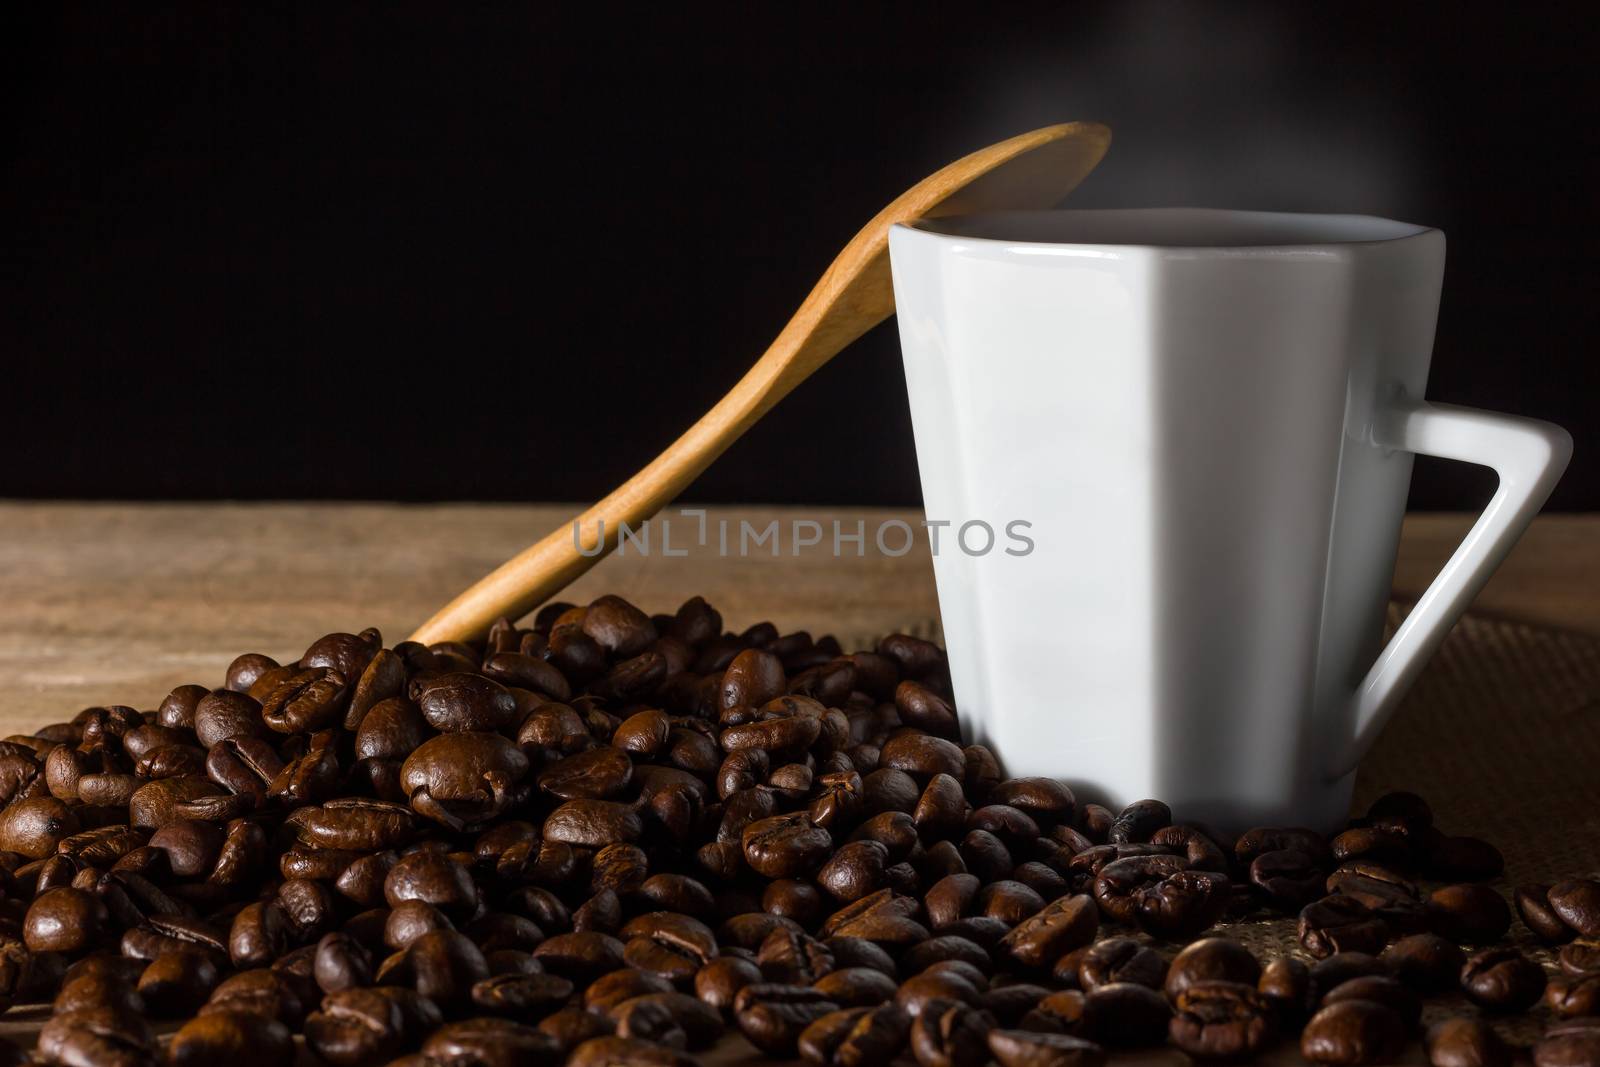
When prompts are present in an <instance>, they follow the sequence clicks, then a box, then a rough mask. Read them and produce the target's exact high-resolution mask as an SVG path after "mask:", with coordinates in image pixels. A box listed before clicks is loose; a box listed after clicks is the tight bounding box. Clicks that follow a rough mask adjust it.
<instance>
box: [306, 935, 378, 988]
mask: <svg viewBox="0 0 1600 1067" xmlns="http://www.w3.org/2000/svg"><path fill="white" fill-rule="evenodd" d="M372 973H373V967H372V953H371V952H369V951H367V949H366V948H365V947H364V946H363V945H362V944H361V943H360V942H358V941H357V940H356V939H355V938H353V937H351V936H350V935H349V934H346V933H331V934H327V935H326V936H324V937H323V938H322V940H321V941H318V942H317V949H316V957H315V961H314V963H313V965H312V975H313V977H315V978H316V981H317V986H318V988H320V989H321V990H322V991H323V992H324V993H340V992H343V991H344V990H346V989H354V988H356V987H358V986H366V985H371V984H372Z"/></svg>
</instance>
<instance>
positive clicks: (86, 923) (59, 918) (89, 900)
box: [22, 886, 111, 956]
mask: <svg viewBox="0 0 1600 1067" xmlns="http://www.w3.org/2000/svg"><path fill="white" fill-rule="evenodd" d="M110 920H111V917H110V915H109V913H108V912H107V910H106V906H105V904H104V902H102V900H101V899H100V897H98V896H97V895H95V894H93V893H90V892H87V891H85V890H83V889H75V888H72V887H71V886H61V887H59V888H56V889H49V890H46V891H45V892H43V893H41V894H39V895H38V896H37V897H35V898H34V900H33V903H32V904H30V905H28V912H27V916H26V917H25V918H24V919H23V924H22V937H23V940H24V941H25V942H26V943H27V946H28V949H29V951H31V952H59V953H62V954H63V955H67V956H74V955H78V954H80V953H83V952H87V951H88V950H89V949H91V948H94V947H95V946H97V945H98V944H99V943H100V941H101V939H102V938H103V937H104V936H105V933H106V928H107V926H108V925H109V924H110Z"/></svg>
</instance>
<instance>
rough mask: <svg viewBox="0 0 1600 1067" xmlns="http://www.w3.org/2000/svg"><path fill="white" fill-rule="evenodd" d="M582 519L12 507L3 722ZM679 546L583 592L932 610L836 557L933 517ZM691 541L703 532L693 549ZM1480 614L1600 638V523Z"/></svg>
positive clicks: (436, 583) (741, 514) (1442, 549)
mask: <svg viewBox="0 0 1600 1067" xmlns="http://www.w3.org/2000/svg"><path fill="white" fill-rule="evenodd" d="M572 514H573V509H572V508H571V507H569V506H562V505H527V506H523V505H505V506H500V505H461V504H451V505H429V506H403V505H382V504H224V505H214V504H155V505H127V504H33V503H3V504H0V604H3V605H4V611H3V612H0V731H3V732H12V731H15V730H17V729H20V728H24V727H27V726H32V725H38V724H40V723H42V722H49V721H55V720H58V719H60V718H63V717H65V716H69V715H71V714H74V713H76V712H77V711H79V710H80V709H82V708H84V707H86V706H89V705H92V704H100V703H113V702H114V703H125V704H133V705H136V706H139V707H152V706H154V705H155V704H156V703H157V702H158V701H159V700H160V699H161V697H162V696H163V695H165V694H166V693H167V692H168V691H169V690H170V689H171V688H172V687H173V686H174V685H178V684H181V683H184V682H209V683H211V684H216V683H217V682H218V681H219V680H220V678H221V675H222V671H223V669H224V667H225V666H226V665H227V663H228V661H229V660H230V659H232V658H233V656H235V655H236V654H238V653H239V652H243V651H247V650H249V651H259V652H265V653H268V654H269V655H272V656H275V657H278V658H280V659H282V658H293V657H294V656H297V655H298V654H299V653H300V651H301V650H302V649H304V648H305V646H306V645H307V644H308V643H310V642H311V640H313V639H314V638H316V637H317V636H319V635H320V634H323V633H326V632H328V631H330V630H349V631H352V632H353V631H356V630H359V629H361V628H362V627H365V626H378V627H379V628H381V629H382V630H383V633H384V636H385V639H386V640H388V641H390V642H391V643H392V642H394V641H397V640H400V639H401V638H402V637H404V636H405V635H406V634H407V633H408V632H409V631H410V629H411V628H412V627H413V626H415V625H417V624H418V623H420V622H421V621H422V620H423V619H425V618H427V616H428V615H429V614H430V613H431V612H432V611H433V609H435V608H436V607H438V606H439V605H440V604H442V603H444V601H446V600H447V599H449V597H450V596H452V595H453V594H454V593H456V592H458V591H459V590H461V589H462V588H464V587H465V586H466V585H468V584H470V583H471V582H472V581H474V580H475V579H477V578H478V577H480V576H481V575H482V574H484V573H485V572H487V571H488V570H490V569H492V568H493V567H494V566H495V565H496V564H498V563H500V562H501V561H502V560H504V559H505V558H506V557H507V556H509V555H511V554H512V553H513V552H515V551H516V550H518V549H520V548H522V547H523V546H524V545H527V544H529V543H531V542H532V541H534V540H535V539H537V538H538V537H539V536H540V535H542V534H543V533H545V532H546V531H547V530H549V529H551V528H552V527H554V526H555V525H557V524H559V523H561V522H563V521H564V520H565V519H566V518H567V517H569V516H570V515H572ZM668 518H669V519H670V520H671V521H672V536H673V546H672V547H673V550H674V551H678V550H680V549H681V548H685V547H686V550H687V553H688V554H687V555H685V556H681V557H680V556H672V557H666V556H663V555H661V552H660V549H661V545H660V541H659V538H658V539H657V541H656V542H655V543H654V545H653V547H654V548H655V549H656V551H655V553H654V554H652V555H650V556H649V557H641V556H639V555H636V554H630V555H627V556H612V557H611V558H610V559H607V560H605V561H604V562H602V563H601V564H600V565H599V566H598V567H597V568H596V569H595V570H594V571H592V572H590V573H589V574H588V575H587V576H585V577H584V578H583V579H581V580H580V581H579V582H578V583H577V584H576V585H575V586H574V587H573V589H572V591H571V597H572V598H573V599H579V600H586V599H590V598H592V597H594V596H596V595H598V594H599V593H601V592H616V593H620V594H621V595H623V596H626V597H628V598H629V599H631V600H633V601H634V602H636V603H637V604H639V605H640V606H641V607H643V608H645V609H646V610H647V611H671V610H672V609H673V608H674V607H676V606H677V604H678V603H679V602H681V601H682V600H683V599H684V598H686V597H688V596H691V595H693V594H696V593H699V594H702V595H704V596H706V597H707V598H708V599H710V600H711V601H712V602H713V603H715V604H716V605H717V606H718V607H719V608H720V609H721V611H722V613H723V616H724V618H725V619H726V620H727V622H728V624H729V625H730V626H734V627H739V628H743V627H744V626H747V625H749V624H751V623H753V622H756V621H758V620H760V619H764V618H770V619H771V620H772V621H773V622H775V623H776V624H777V625H778V626H779V627H780V628H781V629H784V630H790V629H806V630H810V631H812V632H813V633H822V632H833V633H835V634H837V635H838V636H839V637H840V638H841V639H842V640H845V642H846V643H847V644H849V643H850V642H851V641H865V640H867V639H869V638H870V637H872V636H873V635H876V634H881V633H884V632H888V631H891V630H895V629H900V628H905V627H908V626H913V625H916V624H919V623H926V622H927V621H928V620H931V619H933V618H934V617H936V614H937V603H936V599H935V596H934V588H933V575H932V571H931V568H930V561H929V558H928V552H927V549H926V545H925V543H924V542H922V541H920V540H919V541H918V543H917V544H916V545H915V547H914V548H913V549H912V551H910V552H908V553H907V554H905V555H904V556H900V557H892V556H887V555H883V554H881V553H879V552H878V551H877V549H876V547H875V546H874V545H873V543H872V538H871V536H870V534H869V536H868V538H867V545H866V550H865V553H864V554H863V555H860V556H857V555H855V554H854V549H853V547H852V546H851V545H850V544H849V543H848V542H846V543H845V544H844V547H845V549H846V552H845V554H843V555H841V556H838V557H835V556H834V555H833V552H832V545H831V543H827V542H829V541H830V540H831V523H832V522H833V521H834V520H838V521H839V522H840V523H841V524H842V530H843V532H844V533H845V534H846V535H848V534H850V533H853V532H854V531H855V529H856V523H858V522H863V523H866V528H867V530H869V531H870V530H872V529H874V528H875V524H876V523H878V522H881V521H886V520H889V519H896V518H898V519H901V520H903V521H907V522H909V523H911V524H912V525H913V526H915V525H916V523H917V522H918V521H919V520H920V518H921V516H920V514H919V513H916V512H911V511H892V510H883V509H876V510H872V509H848V510H838V511H829V512H825V513H824V512H820V511H815V510H810V511H807V510H795V509H741V510H731V509H711V511H710V512H709V515H708V523H709V531H710V536H709V537H708V538H707V540H708V542H709V544H708V545H707V546H704V547H701V546H699V545H696V544H693V543H692V541H693V536H692V535H693V534H694V532H695V531H696V529H697V526H698V520H697V519H696V518H695V517H693V516H682V515H677V514H669V515H668ZM808 519H810V520H815V521H819V522H821V523H822V524H823V529H824V531H825V533H824V542H825V543H824V544H822V545H819V546H815V547H811V548H804V549H801V550H800V551H799V553H798V555H796V554H791V550H790V545H789V540H790V539H789V538H787V537H786V538H785V542H784V545H783V554H782V555H780V556H777V557H773V556H771V555H768V554H765V553H762V554H755V555H750V556H747V557H743V558H740V557H738V556H737V555H735V554H730V555H729V556H727V557H722V556H720V555H719V553H718V548H717V538H716V533H715V531H716V529H717V524H718V522H719V521H722V520H726V521H727V522H728V523H729V524H730V529H732V530H737V529H738V523H739V522H740V521H741V520H743V521H748V522H751V523H753V524H755V526H756V527H757V528H760V527H764V526H765V525H766V524H767V523H769V522H771V521H773V520H777V521H779V522H780V523H781V524H782V527H781V528H782V529H783V530H785V531H787V530H789V529H791V528H792V527H791V525H790V524H791V523H793V522H796V521H801V522H803V521H805V520H808ZM1470 522H1471V519H1470V517H1468V516H1463V515H1454V514H1427V515H1413V516H1411V517H1410V518H1408V519H1407V521H1406V526H1405V534H1404V537H1403V539H1402V542H1401V551H1400V560H1399V564H1398V566H1397V567H1396V577H1395V589H1396V592H1397V594H1398V595H1401V596H1415V595H1417V594H1418V593H1420V592H1421V591H1422V589H1423V588H1425V587H1426V585H1427V582H1428V580H1429V579H1430V578H1431V576H1432V575H1433V574H1434V572H1435V571H1437V570H1438V568H1439V565H1440V564H1441V563H1442V562H1443V561H1444V559H1445V558H1446V557H1447V556H1448V555H1449V553H1450V551H1451V549H1452V548H1453V547H1454V545H1455V544H1456V542H1457V541H1458V540H1459V539H1460V536H1461V534H1462V533H1463V532H1464V531H1465V530H1466V528H1467V526H1468V525H1470ZM685 542H690V543H688V544H687V545H685ZM1474 610H1477V611H1483V612H1488V613H1491V614H1495V615H1499V616H1503V617H1510V618H1516V619H1521V620H1525V621H1535V622H1543V623H1549V624H1552V625H1557V626H1564V627H1569V628H1574V629H1581V630H1586V631H1588V632H1591V633H1597V634H1600V516H1593V515H1583V516H1547V517H1544V518H1540V519H1539V520H1537V521H1536V522H1535V524H1534V526H1533V529H1532V530H1531V531H1530V532H1529V534H1528V535H1527V537H1526V538H1524V539H1523V542H1522V544H1521V545H1519V546H1518V548H1517V550H1516V552H1515V553H1514V554H1513V555H1512V557H1511V559H1510V560H1509V561H1507V563H1506V564H1505V566H1504V567H1503V568H1502V569H1501V571H1500V573H1499V574H1498V575H1496V577H1495V578H1494V580H1493V581H1492V582H1491V583H1490V584H1489V587H1488V588H1487V589H1486V590H1485V591H1484V593H1483V595H1482V596H1481V597H1479V599H1478V602H1477V604H1476V605H1475V607H1474Z"/></svg>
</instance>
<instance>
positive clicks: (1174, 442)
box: [889, 209, 1571, 830]
mask: <svg viewBox="0 0 1600 1067" xmlns="http://www.w3.org/2000/svg"><path fill="white" fill-rule="evenodd" d="M889 247H890V252H891V256H892V261H893V270H894V290H895V302H896V305H897V308H898V314H899V323H900V343H901V348H902V351H903V354H904V359H905V370H906V381H907V385H908V388H909V391H910V396H911V415H912V421H913V423H914V426H915V431H916V445H917V461H918V465H919V466H920V468H921V475H922V490H923V499H924V506H925V508H926V511H927V514H928V517H929V519H930V520H931V521H935V522H949V523H951V524H952V529H950V530H945V531H944V532H945V534H946V536H945V537H944V538H943V539H942V541H941V544H940V546H939V550H938V551H937V553H936V556H935V560H934V571H935V576H936V578H937V581H938V589H939V607H940V612H941V615H942V616H943V623H944V631H945V637H946V641H947V644H948V646H949V650H950V668H951V674H952V677H953V681H954V683H955V692H956V703H957V707H958V708H959V710H960V712H961V715H962V718H963V720H964V722H965V727H966V729H967V730H968V731H969V732H970V734H971V737H972V740H975V741H979V742H982V743H984V744H987V745H989V746H990V747H991V748H993V749H994V751H995V752H996V754H997V755H998V756H999V758H1000V760H1001V763H1002V764H1003V765H1004V767H1005V770H1006V772H1007V773H1008V774H1011V775H1050V776H1054V777H1057V778H1061V779H1063V780H1065V781H1067V782H1068V783H1069V784H1070V785H1072V786H1073V787H1074V788H1075V789H1077V790H1079V791H1080V792H1081V793H1082V794H1083V795H1084V796H1086V797H1087V798H1088V799H1093V800H1098V801H1100V802H1103V803H1106V804H1109V805H1110V806H1112V807H1113V808H1115V807H1117V806H1119V805H1122V804H1124V803H1127V802H1129V801H1132V800H1136V799H1140V798H1143V797H1155V798H1158V799H1161V800H1165V801H1167V802H1168V803H1169V804H1171V805H1172V807H1173V809H1174V811H1175V812H1176V814H1177V815H1178V817H1179V818H1182V819H1188V820H1196V821H1203V822H1207V823H1210V824H1212V825H1215V826H1217V827H1219V828H1222V829H1231V830H1238V829H1241V828H1244V827H1246V826H1253V825H1307V826H1313V827H1317V828H1322V829H1326V828H1329V827H1333V826H1336V825H1338V824H1339V823H1341V822H1342V821H1343V820H1344V819H1345V818H1346V817H1347V815H1348V813H1349V805H1350V794H1351V789H1352V786H1353V784H1354V778H1355V774H1354V770H1355V767H1356V764H1357V761H1358V760H1359V759H1360V758H1361V756H1362V754H1363V753H1364V752H1365V751H1366V750H1367V748H1368V746H1369V745H1371V743H1372V741H1373V739H1374V738H1375V737H1376V736H1377V734H1378V732H1379V731H1380V730H1381V729H1382V727H1383V725H1384V722H1385V721H1386V720H1387V719H1388V717H1389V716H1390V715H1391V714H1392V713H1393V711H1394V709H1395V705H1396V703H1397V702H1398V700H1399V699H1400V697H1401V696H1402V695H1403V694H1404V692H1405V691H1406V689H1407V687H1408V686H1410V684H1411V683H1412V682H1413V681H1414V680H1415V679H1416V677H1417V674H1418V673H1419V672H1420V671H1421V669H1422V667H1423V666H1424V664H1425V663H1426V661H1427V659H1428V657H1429V656H1430V655H1431V654H1432V653H1433V651H1434V650H1435V649H1436V648H1437V647H1438V645H1439V643H1440V641H1442V640H1443V639H1444V636H1445V634H1446V633H1447V632H1448V630H1449V629H1450V627H1451V625H1452V624H1453V623H1454V622H1455V620H1456V619H1457V617H1459V616H1460V614H1461V612H1462V611H1463V609H1465V607H1466V606H1467V604H1468V603H1469V602H1470V601H1471V600H1472V598H1473V596H1474V595H1476V594H1477V592H1478V591H1479V590H1480V589H1481V588H1482V586H1483V584H1484V582H1485V581H1486V580H1487V579H1488V577H1489V575H1490V573H1491V572H1492V571H1493V570H1494V568H1495V567H1496V566H1497V565H1498V564H1499V563H1500V561H1501V560H1502V559H1504V558H1505V555H1506V553H1507V552H1508V551H1509V549H1510V548H1511V546H1512V544H1513V543H1514V542H1515V541H1516V539H1517V538H1518V536H1520V535H1521V533H1522V531H1523V530H1524V529H1525V528H1526V527H1527V525H1528V523H1529V521H1530V520H1531V519H1532V518H1533V515H1534V513H1535V512H1537V511H1538V509H1539V507H1540V506H1541V505H1542V504H1543V503H1544V501H1545V499H1546V497H1548V496H1549V494H1550V490H1551V489H1552V488H1553V487H1554V485H1555V483H1556V481H1557V479H1559V477H1560V476H1561V472H1562V471H1563V470H1564V469H1565V467H1566V463H1567V458H1568V456H1569V454H1570V452H1571V439H1570V438H1569V437H1568V435H1567V433H1566V432H1565V431H1563V430H1562V429H1560V428H1559V427H1557V426H1553V425H1551V424H1549V423H1546V422H1536V421H1533V420H1530V419H1524V418H1517V417H1513V416H1510V415H1500V414H1493V413H1489V412H1484V411H1476V410H1471V409H1467V408H1460V407H1449V406H1445V405H1434V404H1429V403H1426V402H1424V401H1423V400H1422V399H1421V398H1422V396H1423V393H1424V388H1425V386H1426V384H1427V376H1428V362H1429V357H1430V354H1431V350H1432V347H1433V334H1434V321H1435V318H1436V316H1437V312H1438V305H1439V288H1440V281H1441V278H1442V275H1443V271H1444V247H1445V242H1444V235H1443V234H1442V233H1440V232H1439V231H1438V230H1433V229H1429V228H1427V227H1423V226H1412V225H1407V224H1405V223H1399V222H1390V221H1386V220H1383V219H1376V218H1367V217H1361V216H1349V215H1291V214H1264V213H1256V212H1241V211H1211V210H1192V209H1162V210H1148V211H1044V212H1017V213H1001V214H993V215H976V216H968V217H956V218H943V219H935V220H929V221H924V222H920V223H917V224H915V225H912V226H896V227H895V228H894V230H893V232H892V233H891V235H890V240H889ZM1415 454H1421V455H1430V456H1442V457H1445V458H1447V459H1456V460H1462V461H1465V462H1468V463H1479V464H1483V465H1485V466H1488V467H1492V468H1493V469H1494V470H1495V471H1496V472H1497V473H1498V474H1499V478H1500V484H1499V488H1498V490H1497V491H1496V492H1495V494H1494V498H1493V499H1492V500H1491V501H1490V503H1489V505H1488V507H1487V508H1486V509H1485V510H1484V512H1483V514H1482V515H1481V516H1480V517H1479V519H1478V521H1477V523H1476V524H1475V525H1474V526H1473V527H1472V531H1471V532H1470V533H1469V534H1468V535H1467V537H1466V539H1465V540H1464V541H1463V542H1462V544H1461V546H1460V548H1458V549H1457V550H1456V552H1455V554H1454V555H1453V556H1452V557H1451V558H1450V561H1449V563H1447V564H1446V565H1445V567H1444V569H1443V570H1442V571H1441V572H1440V574H1439V576H1438V578H1437V579H1435V581H1434V583H1433V584H1432V585H1431V586H1429V588H1428V590H1427V592H1426V593H1424V594H1423V596H1422V599H1421V600H1419V601H1418V602H1417V604H1416V606H1415V607H1414V608H1413V609H1412V610H1411V613H1410V614H1409V615H1408V616H1407V618H1406V620H1405V622H1404V623H1403V624H1402V625H1401V626H1400V628H1399V630H1398V631H1397V632H1396V633H1395V634H1394V636H1393V637H1392V638H1391V639H1390V640H1389V642H1388V644H1387V645H1384V644H1383V625H1384V611H1385V605H1386V604H1387V601H1388V597H1389V583H1390V579H1391V576H1392V574H1393V567H1394V560H1395V552H1396V547H1397V544H1398V540H1399V534H1400V522H1401V517H1402V515H1403V513H1404V510H1405V503H1406V489H1407V485H1408V484H1409V482H1410V477H1411V464H1412V456H1413V455H1415ZM974 521H982V522H986V523H988V524H989V525H990V527H991V528H999V527H1000V526H1001V525H1002V524H1008V523H1012V522H1016V521H1021V522H1026V523H1028V524H1030V525H1028V526H1024V527H1017V529H1018V530H1021V531H1025V536H1026V537H1027V538H1028V539H1029V540H1031V541H1032V542H1033V549H1032V551H1030V552H1026V553H1025V554H1010V553H1008V552H1006V551H1001V550H999V549H994V550H990V551H984V552H979V551H975V549H976V548H980V547H982V542H983V540H984V539H983V538H982V537H977V536H973V537H969V538H967V540H966V543H965V544H963V543H962V542H960V541H959V540H958V539H957V538H955V537H954V536H952V534H953V533H954V532H956V530H958V529H959V527H960V526H961V525H962V524H964V523H968V522H974ZM973 542H977V544H975V545H974V544H973ZM1015 544H1020V542H1015V543H1014V544H1013V546H1012V547H1013V552H1015V551H1018V549H1017V548H1016V547H1015ZM969 548H972V549H974V551H969V550H968V549H969ZM1449 742H1450V739H1449V738H1448V737H1441V738H1440V743H1441V744H1449Z"/></svg>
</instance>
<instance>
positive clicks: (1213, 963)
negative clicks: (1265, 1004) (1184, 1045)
mask: <svg viewBox="0 0 1600 1067" xmlns="http://www.w3.org/2000/svg"><path fill="white" fill-rule="evenodd" d="M1081 970H1082V967H1081V964H1080V974H1081ZM1260 977H1261V963H1260V961H1258V960H1257V959H1256V958H1255V956H1254V955H1253V954H1252V953H1251V951H1250V950H1249V949H1248V948H1245V946H1244V945H1243V944H1241V943H1240V942H1238V941H1235V940H1233V939H1232V938H1229V937H1208V938H1205V939H1204V940H1201V941H1196V942H1195V943H1194V944H1192V945H1189V946H1188V947H1186V948H1185V949H1184V950H1183V951H1182V952H1179V953H1178V954H1177V955H1176V956H1175V957H1173V960H1172V963H1171V964H1170V965H1169V966H1168V968H1167V977H1166V983H1165V987H1164V988H1165V992H1166V994H1167V999H1168V1000H1170V1001H1172V1002H1173V1003H1174V1004H1176V1003H1177V1001H1178V998H1179V996H1181V995H1182V993H1183V991H1184V990H1186V989H1188V988H1189V987H1190V986H1192V985H1198V984H1199V983H1201V982H1232V983H1235V984H1240V985H1248V986H1254V985H1255V984H1256V980H1257V979H1258V978H1260Z"/></svg>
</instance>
